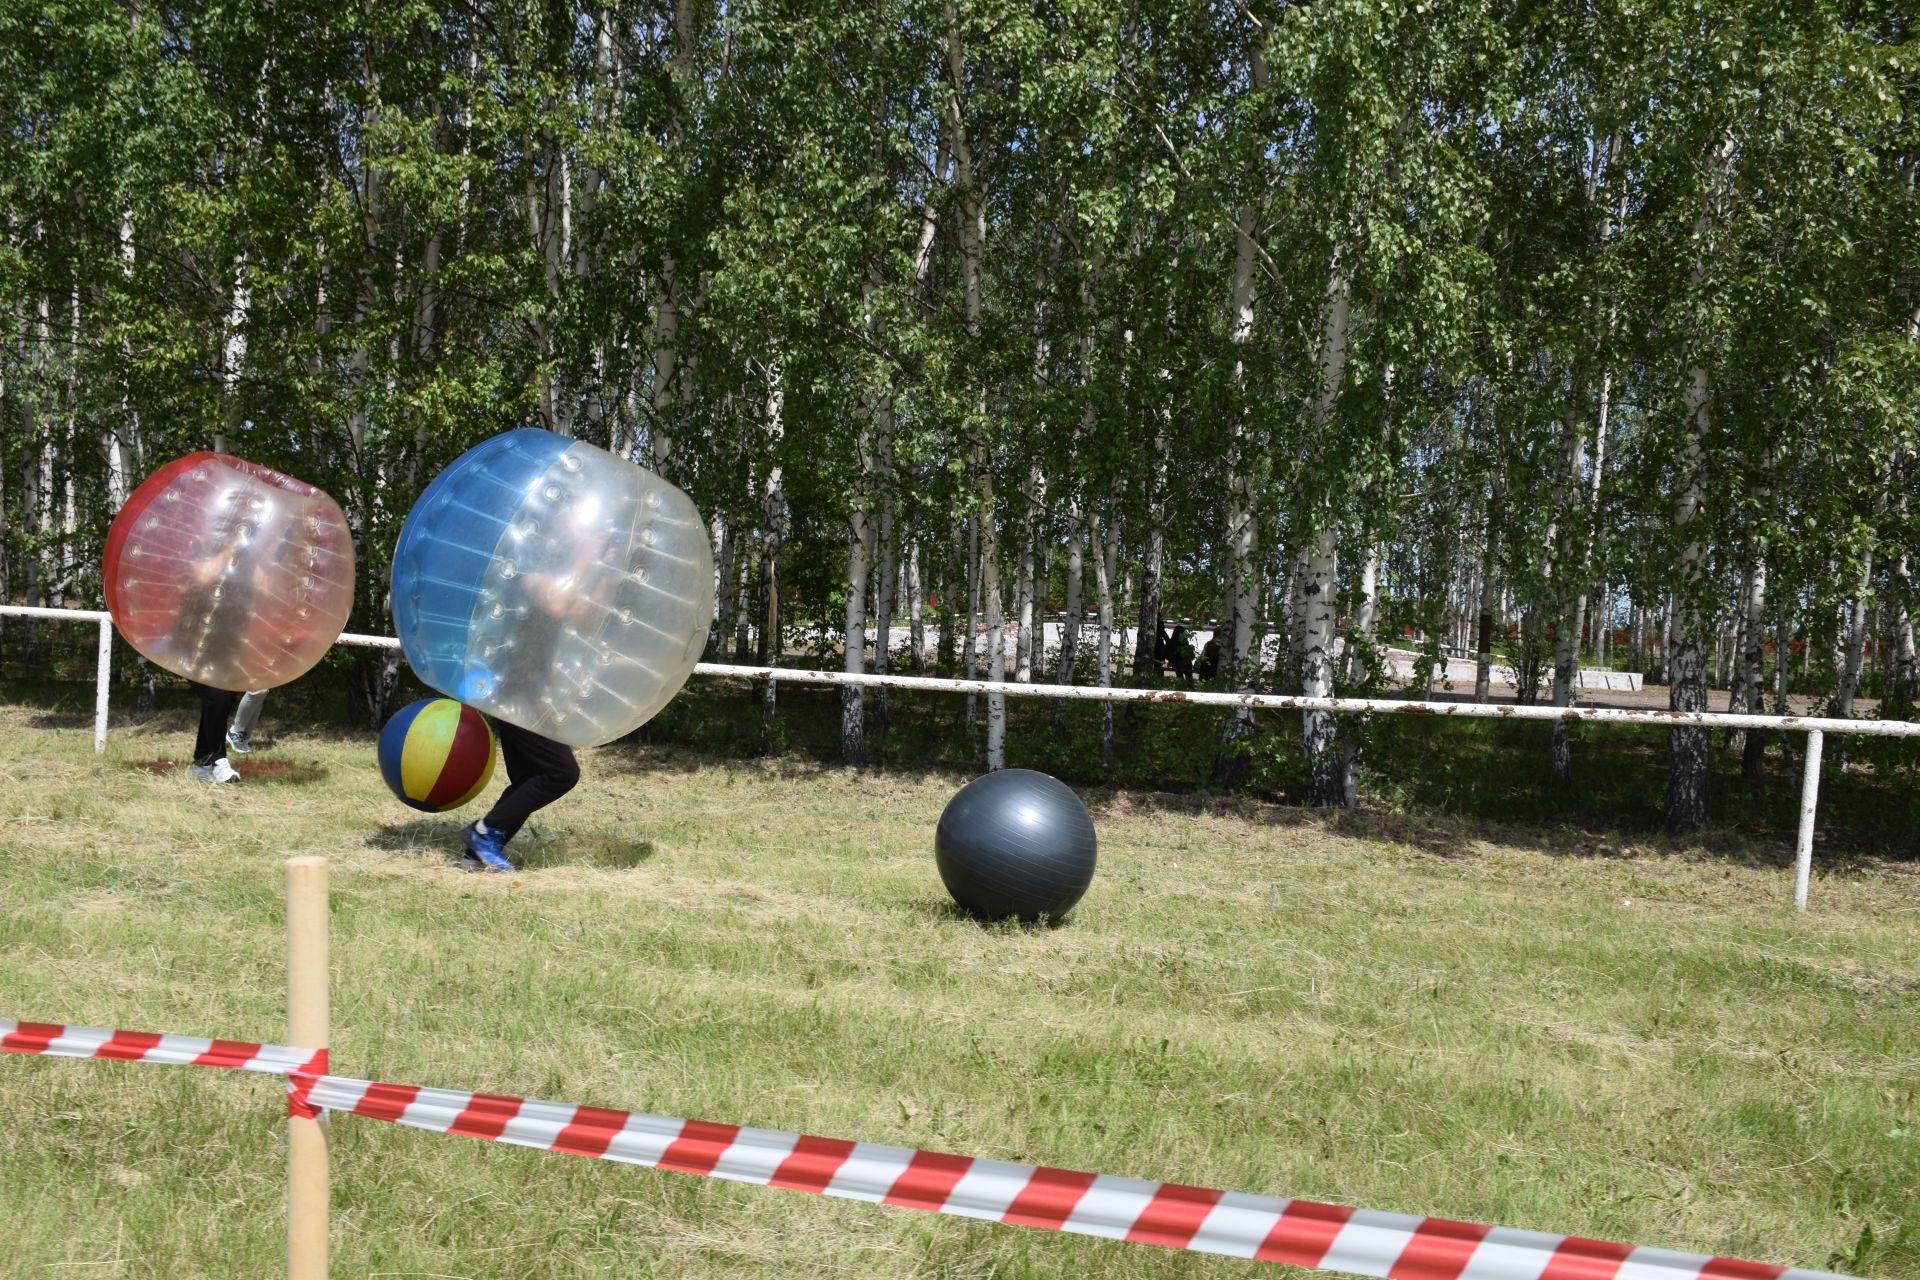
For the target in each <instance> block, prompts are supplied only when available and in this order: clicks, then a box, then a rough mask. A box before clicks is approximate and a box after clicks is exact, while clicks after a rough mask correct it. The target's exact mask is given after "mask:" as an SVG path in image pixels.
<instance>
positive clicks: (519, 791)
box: [483, 720, 580, 839]
mask: <svg viewBox="0 0 1920 1280" xmlns="http://www.w3.org/2000/svg"><path fill="white" fill-rule="evenodd" d="M493 733H494V736H495V737H496V738H498V739H499V740H500V760H501V763H503V764H505V765H506V766H507V789H506V790H505V791H504V792H502V793H501V795H500V799H499V800H498V801H496V802H495V804H494V806H493V808H491V809H489V810H488V811H487V816H486V817H485V818H484V819H483V821H484V822H485V823H486V824H487V825H488V826H489V827H491V828H493V829H494V830H496V831H504V832H506V833H507V838H508V839H512V838H513V835H514V833H515V832H517V831H519V830H520V828H521V827H522V826H523V825H525V823H526V821H527V819H528V818H530V817H532V816H533V815H534V814H535V813H536V812H538V811H539V810H541V809H544V808H545V807H546V806H548V805H550V804H552V803H553V802H554V801H555V800H558V799H559V798H560V797H561V796H563V795H565V794H567V792H569V791H571V790H573V788H574V786H575V785H576V784H577V783H579V781H580V763H579V761H577V760H575V759H574V756H573V748H572V747H569V746H568V745H567V744H566V743H564V742H555V741H554V740H553V739H551V738H543V737H541V736H540V735H539V734H537V733H531V732H529V731H527V730H525V729H522V728H520V727H519V726H517V725H511V724H508V723H506V722H505V721H504V720H496V721H494V722H493Z"/></svg>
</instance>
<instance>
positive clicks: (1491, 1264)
mask: <svg viewBox="0 0 1920 1280" xmlns="http://www.w3.org/2000/svg"><path fill="white" fill-rule="evenodd" d="M0 1051H7V1052H13V1053H27V1054H45V1055H51V1056H55V1057H69V1058H103V1059H108V1060H112V1061H120V1062H158V1063H169V1064H174V1065H181V1066H203V1067H227V1068H233V1069H237V1070H242V1071H260V1072H266V1073H269V1074H275V1075H284V1076H286V1077H287V1078H288V1082H289V1091H290V1094H291V1096H292V1098H293V1099H295V1100H297V1102H298V1103H299V1104H302V1105H304V1106H305V1107H308V1108H311V1109H313V1110H318V1111H338V1112H348V1113H351V1114H353V1115H357V1116H365V1117H367V1118H369V1119H373V1120H385V1121H388V1122H390V1123H393V1124H401V1125H406V1126H409V1127H411V1128H416V1129H427V1130H431V1131H432V1132H435V1133H454V1134H461V1135H463V1136H465V1137H469V1138H482V1139H485V1140H487V1141H490V1142H506V1143H511V1144H512V1145H514V1146H520V1147H535V1148H538V1149H540V1150H543V1151H564V1152H567V1153H570V1154H572V1155H580V1156H590V1157H592V1158H594V1159H599V1160H613V1161H617V1162H618V1163H621V1164H636V1165H642V1166H645V1167H647V1168H652V1169H672V1170H675V1171H677V1172H680V1173H697V1174H704V1175H706V1176H708V1177H713V1178H724V1179H727V1180H728V1181H731V1182H745V1183H752V1184H754V1185H757V1186H770V1187H786V1188H789V1189H792V1190H795V1191H811V1192H814V1193H815V1194H818V1195H829V1196H839V1197H842V1198H844V1199H848V1200H863V1201H867V1202H869V1203H873V1204H887V1205H895V1206H898V1207H900V1208H906V1209H924V1210H928V1211H931V1212H934V1213H946V1214H953V1215H955V1216H958V1217H963V1218H979V1219H984V1220H987V1221H991V1222H1005V1223H1013V1224H1018V1225H1021V1226H1029V1227H1042V1228H1046V1229H1049V1230H1054V1231H1069V1232H1073V1233H1075V1234H1079V1235H1088V1236H1098V1237H1101V1238H1103V1239H1108V1240H1130V1241H1133V1242H1135V1243H1138V1244H1153V1245H1161V1246H1164V1247H1166V1248H1170V1249H1187V1250H1192V1251H1195V1252H1199V1253H1216V1254H1224V1255H1227V1256H1229V1257H1235V1258H1251V1259H1255V1260H1257V1261H1262V1262H1281V1263H1290V1264H1292V1265H1294V1266H1300V1267H1317V1268H1321V1269H1324V1270H1328V1271H1342V1272H1346V1273H1349V1274H1352V1275H1362V1276H1386V1277H1391V1278H1392V1280H1845V1278H1844V1277H1835V1276H1833V1275H1832V1274H1831V1273H1828V1272H1821V1271H1807V1270H1801V1269H1798V1268H1788V1267H1783V1266H1777V1265H1774V1264H1771V1263H1760V1262H1740V1261H1737V1260H1735V1259H1732V1258H1713V1257H1707V1256H1705V1255H1702V1254H1695V1253H1679V1252H1675V1251H1673V1250H1668V1249H1650V1248H1646V1247H1642V1246H1634V1245H1624V1244H1608V1243H1607V1242H1605V1241H1601V1240H1586V1239H1581V1238H1580V1237H1577V1236H1559V1235H1551V1234H1549V1233H1547V1232H1543V1231H1520V1230H1515V1229H1513V1228H1511V1227H1489V1226H1481V1225H1478V1224H1475V1223H1470V1222H1454V1221H1449V1220H1448V1219H1444V1218H1421V1217H1414V1216H1412V1215H1409V1214H1400V1213H1383V1212H1380V1211H1377V1210H1373V1209H1348V1208H1344V1207H1342V1206H1339V1205H1330V1204H1319V1203H1316V1202H1314V1201H1311V1200H1282V1199H1275V1198H1272V1197H1268V1196H1255V1195H1246V1194H1243V1193H1240V1192H1235V1191H1212V1190H1208V1189H1206V1188H1204V1187H1190V1186H1183V1185H1181V1184H1179V1183H1173V1182H1147V1181H1143V1180H1141V1179H1138V1178H1117V1177H1112V1176H1109V1175H1106V1174H1092V1173H1075V1172H1073V1171H1071V1170H1068V1169H1055V1168H1050V1167H1048V1166H1045V1165H1028V1164H1014V1163H1011V1162H1008V1161H1004V1160H983V1159H975V1158H973V1157H970V1156H954V1155H942V1154H939V1153H936V1152H930V1151H916V1150H913V1149H911V1148H908V1147H889V1146H880V1145H877V1144H874V1143H867V1142H851V1141H847V1140H845V1139H839V1138H814V1137H807V1136H805V1135H802V1134H797V1133H781V1132H778V1131H776V1130H772V1129H753V1128H744V1127H741V1126H738V1125H730V1124H712V1123H709V1122H706V1121H701V1120H681V1119H678V1118H675V1117H672V1116H655V1115H646V1114H643V1113H641V1112H635V1111H609V1110H604V1109H602V1108H599V1107H580V1106H574V1105H573V1104H571V1103H565V1102H542V1101H539V1100H537V1099H532V1098H515V1097H510V1096H507V1095H504V1094H492V1093H461V1092H458V1091H455V1090H451V1089H428V1088H421V1087H419V1086H417V1085H399V1084H380V1083H377V1082H374V1081H371V1080H355V1079H350V1078H347V1077H344V1076H333V1075H327V1074H324V1072H325V1065H326V1051H325V1050H324V1049H321V1050H314V1049H295V1048H289V1047H287V1046H285V1045H270V1044H251V1043H246V1042H241V1041H232V1040H202V1039H199V1038H198V1037H194V1036H174V1035H153V1034H148V1033H143V1032H132V1031H108V1030H103V1029H100V1028H96V1027H69V1026H61V1025H57V1024H52V1023H39V1022H9V1021H6V1020H4V1019H0Z"/></svg>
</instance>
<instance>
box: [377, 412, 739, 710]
mask: <svg viewBox="0 0 1920 1280" xmlns="http://www.w3.org/2000/svg"><path fill="white" fill-rule="evenodd" d="M712 617H713V549H712V547H711V546H710V545H709V544H708V541H707V529H706V525H705V523H704V522H703V521H702V520H701V518H700V512H699V511H698V510H697V509H695V507H694V505H693V501H692V499H690V498H688V497H687V495H686V494H684V493H682V492H681V491H680V490H678V489H676V488H674V487H673V486H672V485H670V484H668V483H667V482H666V481H665V480H662V479H661V478H660V477H659V476H657V475H654V474H653V473H652V472H651V471H646V470H643V469H642V468H640V467H637V466H635V465H633V464H632V463H631V462H626V461H624V460H622V459H620V458H616V457H614V456H613V455H612V454H610V453H608V452H607V451H606V450H604V449H598V448H595V447H594V446H593V445H590V444H587V443H586V442H585V441H581V440H570V439H568V438H567V437H565V436H559V435H555V434H553V433H552V432H550V431H539V430H534V429H531V428H529V429H524V430H520V431H510V432H508V433H507V434H505V435H501V436H495V437H494V438H493V439H491V440H488V441H486V442H485V443H483V444H479V445H476V446H474V447H473V448H472V449H469V450H467V452H465V453H463V454H461V455H460V456H459V457H458V458H456V459H454V461H453V462H452V464H451V465H449V466H448V467H447V469H446V470H445V471H442V472H441V473H440V474H439V475H438V476H437V477H435V478H434V481H433V483H432V484H430V485H428V486H427V490H426V492H425V493H423V494H421V495H420V500H419V501H418V502H416V503H414V505H413V510H412V511H411V512H410V513H408V515H407V522H406V524H405V525H404V526H403V527H402V528H401V530H400V541H399V543H398V545H396V546H395V547H394V552H393V621H394V627H395V629H396V630H397V631H398V632H399V634H400V647H401V650H402V651H403V652H404V653H405V654H406V657H407V663H408V665H410V666H411V667H412V668H413V671H414V674H415V675H417V676H419V677H420V679H421V680H422V681H423V682H424V683H426V684H427V685H428V687H430V688H432V689H435V690H438V691H439V692H441V693H443V694H446V695H447V696H448V697H450V698H457V699H458V700H460V701H461V702H464V703H466V704H467V705H468V706H472V707H477V708H478V709H480V710H481V711H484V712H486V713H487V714H488V715H491V716H497V717H498V718H500V719H501V720H505V721H506V722H507V723H509V724H515V725H519V726H520V727H521V728H523V729H529V730H532V731H533V732H534V733H537V734H540V735H542V736H543V737H548V738H554V739H557V740H558V741H560V742H564V743H567V744H568V745H569V746H575V747H590V746H597V745H598V744H600V743H603V742H611V741H613V740H614V739H615V738H618V737H621V736H622V735H624V734H627V733H631V732H632V731H633V730H634V729H637V728H638V727H640V726H641V725H643V724H645V723H646V722H647V721H648V720H650V719H652V718H653V716H654V715H655V714H656V713H657V712H658V711H659V710H660V708H662V707H664V706H666V705H667V703H668V701H670V700H671V699H672V697H673V695H674V694H676V693H678V692H679V691H680V686H681V685H683V684H685V683H686V681H687V677H688V676H689V675H691V674H692V673H693V667H694V664H695V663H696V662H697V661H698V660H699V656H700V650H701V649H702V648H703V647H704V646H705V644H706V641H707V627H708V624H709V623H710V622H711V621H712Z"/></svg>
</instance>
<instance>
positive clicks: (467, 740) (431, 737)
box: [380, 698, 493, 813]
mask: <svg viewBox="0 0 1920 1280" xmlns="http://www.w3.org/2000/svg"><path fill="white" fill-rule="evenodd" d="M380 776H381V777H382V778H384V779H386V783H387V789H388V790H390V791H392V792H393V794H394V795H395V797H397V798H398V799H399V801H400V802H401V803H402V804H405V805H407V806H409V807H411V808H414V809H419V810H421V811H423V812H425V813H444V812H445V811H446V810H448V809H458V808H459V807H460V806H461V805H463V804H465V803H467V801H469V800H471V799H473V798H474V797H475V796H477V795H479V794H480V793H481V792H482V791H483V790H485V789H486V785H487V783H488V781H490V780H491V779H492V777H493V729H492V728H491V727H490V726H489V725H488V724H487V718H486V717H485V716H483V715H481V714H480V713H479V712H478V711H475V710H474V709H473V708H472V707H464V706H461V705H460V704H459V703H457V702H455V701H454V700H453V699H452V698H422V699H421V700H420V701H418V702H415V703H413V704H411V705H409V706H405V707H402V708H400V710H398V711H396V712H395V713H394V715H393V719H391V720H389V721H387V727H386V728H384V729H382V730H381V731H380Z"/></svg>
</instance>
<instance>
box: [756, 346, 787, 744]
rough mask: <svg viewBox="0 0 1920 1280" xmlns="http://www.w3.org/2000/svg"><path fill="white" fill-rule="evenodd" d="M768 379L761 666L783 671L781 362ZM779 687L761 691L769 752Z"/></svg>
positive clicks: (774, 363)
mask: <svg viewBox="0 0 1920 1280" xmlns="http://www.w3.org/2000/svg"><path fill="white" fill-rule="evenodd" d="M762 372H763V374H764V376H765V378H766V422H765V426H764V438H765V441H766V445H765V448H766V456H767V460H768V461H767V479H766V486H765V488H764V489H763V490H762V493H761V507H760V522H761V523H760V527H761V530H762V535H761V542H762V545H761V550H760V662H761V663H762V664H763V665H768V664H770V665H775V666H777V665H779V663H780V661H781V659H782V658H784V657H785V656H786V646H785V644H784V643H783V640H784V637H783V636H782V634H781V622H780V549H781V546H782V544H783V542H784V541H785V538H786V529H787V493H786V483H785V478H784V476H785V472H784V468H782V466H781V465H780V445H781V441H782V440H783V439H784V438H785V436H786V432H787V426H786V408H787V391H786V383H785V380H784V378H783V376H782V374H783V370H782V369H781V366H780V361H779V360H778V359H774V360H770V361H768V362H767V363H766V364H765V365H763V366H762ZM778 696H779V695H778V692H777V690H776V688H775V682H774V681H772V680H768V681H767V682H766V683H765V685H764V686H763V687H762V689H761V691H760V738H761V746H762V748H763V749H764V750H766V751H768V752H771V751H772V750H773V749H774V746H775V738H774V732H773V725H774V716H775V715H776V714H777V712H778V710H779V707H778V704H777V698H778Z"/></svg>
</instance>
